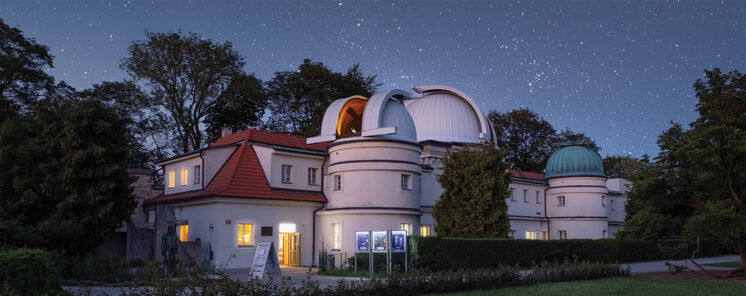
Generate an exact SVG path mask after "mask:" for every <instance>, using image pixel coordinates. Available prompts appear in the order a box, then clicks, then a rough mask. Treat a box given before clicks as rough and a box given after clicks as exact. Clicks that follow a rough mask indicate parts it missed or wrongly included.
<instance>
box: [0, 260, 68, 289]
mask: <svg viewBox="0 0 746 296" xmlns="http://www.w3.org/2000/svg"><path fill="white" fill-rule="evenodd" d="M0 281H1V283H0V295H57V294H60V293H62V292H63V291H62V289H61V287H60V276H59V272H58V270H57V267H56V266H55V264H54V260H53V259H52V256H51V255H50V254H49V253H47V252H45V251H42V250H37V249H11V250H4V251H0Z"/></svg>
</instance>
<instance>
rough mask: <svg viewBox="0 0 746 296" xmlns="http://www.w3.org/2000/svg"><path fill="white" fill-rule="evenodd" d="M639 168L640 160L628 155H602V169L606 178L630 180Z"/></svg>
mask: <svg viewBox="0 0 746 296" xmlns="http://www.w3.org/2000/svg"><path fill="white" fill-rule="evenodd" d="M639 169H640V160H638V159H637V158H635V157H632V156H629V155H624V156H622V155H619V156H613V155H610V156H607V157H604V170H605V171H606V177H608V178H624V179H627V180H632V178H633V177H634V175H635V174H636V173H637V171H638V170H639Z"/></svg>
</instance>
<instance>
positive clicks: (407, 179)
mask: <svg viewBox="0 0 746 296" xmlns="http://www.w3.org/2000/svg"><path fill="white" fill-rule="evenodd" d="M401 189H402V190H412V176H410V175H401Z"/></svg>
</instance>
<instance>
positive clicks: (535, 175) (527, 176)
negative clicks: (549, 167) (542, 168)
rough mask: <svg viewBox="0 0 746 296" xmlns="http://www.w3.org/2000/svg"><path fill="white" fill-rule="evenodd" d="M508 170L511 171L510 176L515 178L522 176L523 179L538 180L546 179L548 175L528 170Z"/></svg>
mask: <svg viewBox="0 0 746 296" xmlns="http://www.w3.org/2000/svg"><path fill="white" fill-rule="evenodd" d="M508 172H509V173H510V176H511V177H513V178H521V179H527V180H536V181H544V179H546V175H545V174H542V173H534V172H527V171H522V170H520V169H512V170H508Z"/></svg>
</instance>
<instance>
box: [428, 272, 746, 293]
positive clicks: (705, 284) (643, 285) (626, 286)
mask: <svg viewBox="0 0 746 296" xmlns="http://www.w3.org/2000/svg"><path fill="white" fill-rule="evenodd" d="M745 289H746V285H742V284H738V283H730V282H717V281H694V280H676V279H656V278H648V277H642V276H630V277H619V278H606V279H599V280H590V281H576V282H562V283H551V284H539V285H534V286H525V287H512V288H503V289H495V290H482V291H469V292H461V293H452V294H440V295H463V296H483V295H501V296H527V295H547V296H550V295H551V296H571V295H580V296H589V295H656V296H668V295H670V296H685V295H734V296H735V295H738V296H743V295H744V290H745Z"/></svg>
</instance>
